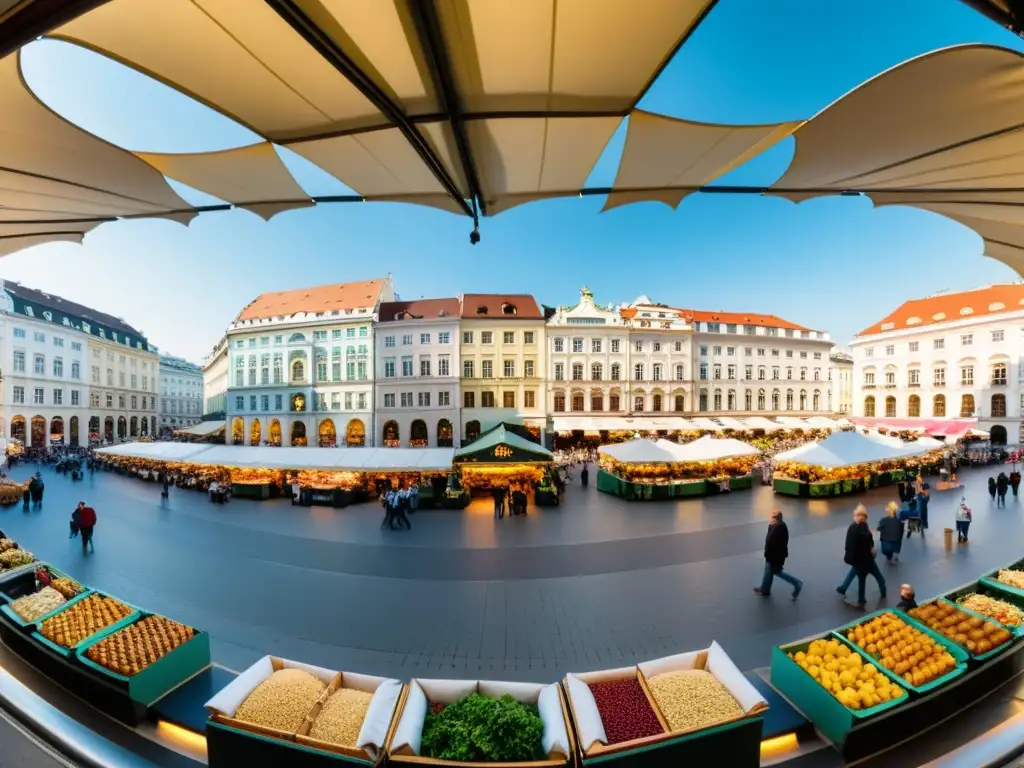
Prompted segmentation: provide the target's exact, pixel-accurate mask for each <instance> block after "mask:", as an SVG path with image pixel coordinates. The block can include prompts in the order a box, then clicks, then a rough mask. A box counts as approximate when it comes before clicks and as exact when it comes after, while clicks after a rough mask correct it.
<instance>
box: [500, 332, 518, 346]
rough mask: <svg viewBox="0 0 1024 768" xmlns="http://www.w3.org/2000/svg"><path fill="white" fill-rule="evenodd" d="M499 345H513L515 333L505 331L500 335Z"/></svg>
mask: <svg viewBox="0 0 1024 768" xmlns="http://www.w3.org/2000/svg"><path fill="white" fill-rule="evenodd" d="M501 343H502V344H515V343H516V332H515V331H505V332H504V333H503V334H502V335H501Z"/></svg>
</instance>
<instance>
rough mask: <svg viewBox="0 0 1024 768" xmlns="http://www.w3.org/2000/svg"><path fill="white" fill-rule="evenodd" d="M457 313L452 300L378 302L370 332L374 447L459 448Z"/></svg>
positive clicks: (458, 306)
mask: <svg viewBox="0 0 1024 768" xmlns="http://www.w3.org/2000/svg"><path fill="white" fill-rule="evenodd" d="M459 311H460V305H459V300H458V299H456V298H449V299H419V300H417V301H394V302H385V303H382V304H381V306H380V310H379V313H378V324H377V328H376V334H375V346H376V373H377V376H376V381H375V384H374V386H375V389H376V396H375V402H376V417H375V427H376V439H377V440H378V441H379V442H378V445H381V446H385V447H409V448H427V447H429V448H445V447H453V446H456V447H457V446H458V445H459V444H460V442H459V432H460V430H459V429H458V426H459V403H460V389H459V361H460V357H459Z"/></svg>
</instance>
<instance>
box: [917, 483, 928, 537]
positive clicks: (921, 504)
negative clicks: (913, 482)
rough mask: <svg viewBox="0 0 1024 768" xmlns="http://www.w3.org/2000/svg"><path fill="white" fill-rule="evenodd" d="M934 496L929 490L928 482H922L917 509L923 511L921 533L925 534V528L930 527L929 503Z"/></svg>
mask: <svg viewBox="0 0 1024 768" xmlns="http://www.w3.org/2000/svg"><path fill="white" fill-rule="evenodd" d="M931 500H932V497H931V493H930V492H929V485H928V483H922V484H921V492H920V493H919V494H917V509H918V511H919V512H920V513H921V535H922V536H923V535H924V530H925V529H926V528H927V527H928V504H929V503H931Z"/></svg>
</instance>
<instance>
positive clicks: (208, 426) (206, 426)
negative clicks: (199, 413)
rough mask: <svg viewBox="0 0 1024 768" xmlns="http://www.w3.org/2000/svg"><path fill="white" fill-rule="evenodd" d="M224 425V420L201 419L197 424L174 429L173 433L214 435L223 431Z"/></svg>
mask: <svg viewBox="0 0 1024 768" xmlns="http://www.w3.org/2000/svg"><path fill="white" fill-rule="evenodd" d="M226 425H227V422H226V421H201V422H199V423H198V424H193V425H192V426H191V427H185V428H184V429H176V430H174V434H176V435H196V436H197V437H206V436H207V435H215V434H217V433H218V432H223V431H224V429H225V427H226Z"/></svg>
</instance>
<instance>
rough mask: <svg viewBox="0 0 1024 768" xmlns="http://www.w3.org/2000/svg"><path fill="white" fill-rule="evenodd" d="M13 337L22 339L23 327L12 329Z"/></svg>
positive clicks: (23, 336) (23, 334)
mask: <svg viewBox="0 0 1024 768" xmlns="http://www.w3.org/2000/svg"><path fill="white" fill-rule="evenodd" d="M14 338H16V339H24V338H25V329H24V328H15V329H14ZM22 391H23V392H24V390H22Z"/></svg>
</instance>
